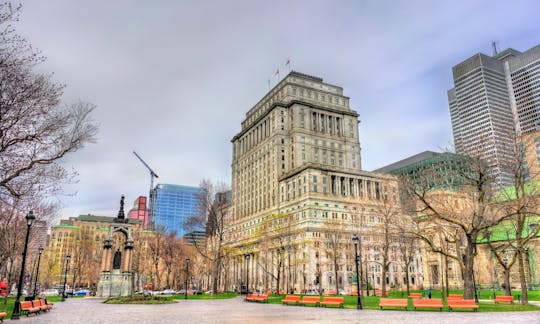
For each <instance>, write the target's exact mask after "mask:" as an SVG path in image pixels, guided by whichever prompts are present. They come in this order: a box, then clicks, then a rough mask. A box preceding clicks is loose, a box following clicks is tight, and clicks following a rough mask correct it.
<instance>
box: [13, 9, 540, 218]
mask: <svg viewBox="0 0 540 324" xmlns="http://www.w3.org/2000/svg"><path fill="white" fill-rule="evenodd" d="M538 12H540V1H537V0H533V1H521V0H515V1H512V2H511V3H508V2H503V1H493V0H490V1H474V0H453V1H444V0H441V1H432V0H431V1H430V0H425V1H414V0H412V1H411V0H407V1H390V0H374V1H366V0H358V1H355V0H353V1H344V0H306V1H300V0H299V1H294V0H288V1H281V0H273V1H264V0H246V1H240V0H227V1H219V0H215V1H205V0H197V1H195V0H193V1H187V0H175V1H173V0H171V1H165V0H161V1H120V0H116V1H105V0H103V1H102V0H93V1H73V0H64V1H61V0H48V1H41V0H27V1H24V3H23V8H22V12H21V15H20V20H19V21H18V22H17V23H15V24H14V27H15V29H16V30H17V32H18V33H19V34H20V35H22V36H23V37H25V38H26V39H27V40H28V41H29V42H30V43H31V44H33V46H34V47H36V48H38V49H39V50H41V52H42V53H43V54H44V55H45V56H46V57H47V61H46V62H45V63H43V64H41V65H40V66H38V67H37V69H38V71H39V72H44V73H54V74H53V76H52V78H53V80H54V81H56V82H59V83H62V84H65V85H66V90H65V92H64V96H63V102H64V103H66V104H70V103H74V102H77V101H78V100H82V101H86V102H90V103H93V104H95V105H97V109H96V110H95V112H94V115H93V118H94V119H95V120H96V121H97V122H98V123H99V125H100V131H99V135H98V141H97V143H95V144H89V145H87V146H86V147H85V148H84V149H82V150H80V151H78V152H76V153H74V154H71V155H70V156H68V157H67V158H66V159H65V160H64V161H63V163H64V164H65V166H66V167H68V168H70V169H71V168H73V169H75V170H76V171H77V172H78V173H79V176H78V182H77V183H75V184H72V185H69V186H66V188H65V191H66V194H65V195H62V196H59V197H57V199H58V200H59V202H60V203H61V204H62V207H63V208H62V210H61V213H60V215H59V217H61V218H67V217H70V216H77V215H79V214H89V213H90V214H94V215H108V216H114V215H116V213H117V211H118V202H119V198H120V196H121V195H122V194H125V196H126V205H127V206H126V207H127V208H128V209H129V208H130V207H131V204H132V202H133V201H134V200H135V199H136V198H137V197H138V196H140V195H147V194H148V191H149V188H150V175H149V172H148V171H147V169H146V168H145V167H144V166H143V165H142V164H141V163H140V162H139V161H138V160H137V159H136V157H135V156H134V155H133V153H132V151H133V150H135V151H137V153H139V155H140V156H141V157H142V158H143V159H144V160H145V161H146V162H147V163H148V164H149V165H150V166H151V167H152V169H153V170H154V171H155V172H156V173H157V174H158V175H159V178H158V179H157V183H171V184H181V185H187V186H197V185H198V184H199V183H200V181H201V180H202V179H210V180H212V181H214V182H226V183H229V184H230V181H231V161H232V146H231V142H230V141H231V139H232V138H233V136H234V135H235V134H237V133H238V132H239V131H240V129H241V122H242V120H243V119H244V117H245V114H246V112H247V111H248V110H249V109H250V108H251V107H252V106H253V105H255V104H256V103H257V102H258V101H259V100H260V99H261V98H262V97H263V96H264V95H265V93H266V92H267V91H268V80H270V84H271V86H274V85H275V84H277V82H278V81H279V80H280V79H282V78H283V77H284V76H285V75H286V72H288V67H286V66H285V63H286V61H287V60H288V59H290V60H291V65H292V69H293V70H295V71H299V72H302V73H306V74H310V75H314V76H318V77H321V78H323V80H324V82H327V83H330V84H334V85H338V86H341V87H343V92H344V95H345V96H348V97H350V104H351V108H352V109H353V110H355V111H357V112H358V113H359V115H360V117H359V119H360V124H359V136H360V142H361V147H362V152H361V159H362V168H363V169H364V170H368V171H370V170H374V169H377V168H380V167H383V166H385V165H388V164H391V163H394V162H396V161H399V160H401V159H404V158H406V157H409V156H411V155H414V154H417V153H420V152H423V151H425V150H432V151H442V150H445V149H447V148H448V147H451V145H452V130H451V124H450V114H449V108H448V101H447V95H446V93H447V90H448V89H450V88H452V87H453V81H452V67H453V66H454V65H456V64H458V63H460V62H461V61H463V60H465V59H467V58H469V57H471V56H472V55H474V54H476V53H479V52H482V53H485V54H488V55H491V54H492V47H491V43H492V41H496V42H497V45H498V48H499V50H503V49H506V48H508V47H512V48H515V49H517V50H520V51H525V50H527V49H529V48H531V47H533V46H535V45H538V44H540V20H539V18H538ZM278 69H279V71H280V74H279V76H277V75H276V74H275V72H276V70H278Z"/></svg>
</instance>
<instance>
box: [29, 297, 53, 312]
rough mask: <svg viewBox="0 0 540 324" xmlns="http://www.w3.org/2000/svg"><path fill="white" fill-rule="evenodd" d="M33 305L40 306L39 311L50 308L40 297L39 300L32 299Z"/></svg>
mask: <svg viewBox="0 0 540 324" xmlns="http://www.w3.org/2000/svg"><path fill="white" fill-rule="evenodd" d="M32 305H34V307H36V308H39V311H40V312H41V311H44V312H45V311H47V310H49V309H48V308H47V305H45V304H44V303H42V301H41V299H38V300H32Z"/></svg>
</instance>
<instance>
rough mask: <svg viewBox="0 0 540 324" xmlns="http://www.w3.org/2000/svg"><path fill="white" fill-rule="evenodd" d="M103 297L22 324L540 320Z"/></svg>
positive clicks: (71, 302) (539, 319)
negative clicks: (125, 301) (114, 301)
mask: <svg viewBox="0 0 540 324" xmlns="http://www.w3.org/2000/svg"><path fill="white" fill-rule="evenodd" d="M102 301H103V300H102V299H98V298H75V299H68V300H67V301H65V302H63V303H62V302H57V303H55V304H54V309H53V310H52V311H51V312H48V313H44V314H40V315H37V316H30V317H28V318H27V317H26V316H24V317H21V320H20V321H19V323H40V324H53V323H54V324H58V323H70V324H75V323H90V324H93V323H95V324H109V323H110V324H130V323H144V324H146V323H150V324H151V323H156V324H158V323H159V324H162V323H164V324H167V323H257V324H262V323H273V324H276V323H343V322H345V323H364V322H366V321H368V322H369V323H385V324H390V323H414V324H421V323H429V324H435V323H451V324H456V323H459V324H463V323H489V324H495V323H540V312H513V313H474V312H467V313H463V312H461V313H454V312H452V313H451V312H437V311H434V312H432V311H391V310H386V311H378V310H362V311H359V310H355V309H329V308H313V307H300V306H282V305H273V304H270V305H268V304H257V303H246V302H244V301H243V300H242V299H241V298H235V299H227V300H187V301H185V300H180V301H179V302H178V303H175V304H167V305H105V304H103V303H102Z"/></svg>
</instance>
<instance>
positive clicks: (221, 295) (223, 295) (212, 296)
mask: <svg viewBox="0 0 540 324" xmlns="http://www.w3.org/2000/svg"><path fill="white" fill-rule="evenodd" d="M236 296H238V294H237V293H219V294H200V295H188V299H228V298H234V297H236ZM168 298H171V299H184V295H174V296H169V297H168Z"/></svg>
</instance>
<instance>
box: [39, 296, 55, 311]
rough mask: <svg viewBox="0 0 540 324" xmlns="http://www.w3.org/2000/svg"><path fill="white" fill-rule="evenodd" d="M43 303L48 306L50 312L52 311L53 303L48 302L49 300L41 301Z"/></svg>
mask: <svg viewBox="0 0 540 324" xmlns="http://www.w3.org/2000/svg"><path fill="white" fill-rule="evenodd" d="M41 302H42V303H44V304H45V305H46V306H47V309H48V310H51V309H52V308H53V303H51V302H50V301H48V300H47V298H43V299H41Z"/></svg>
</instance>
